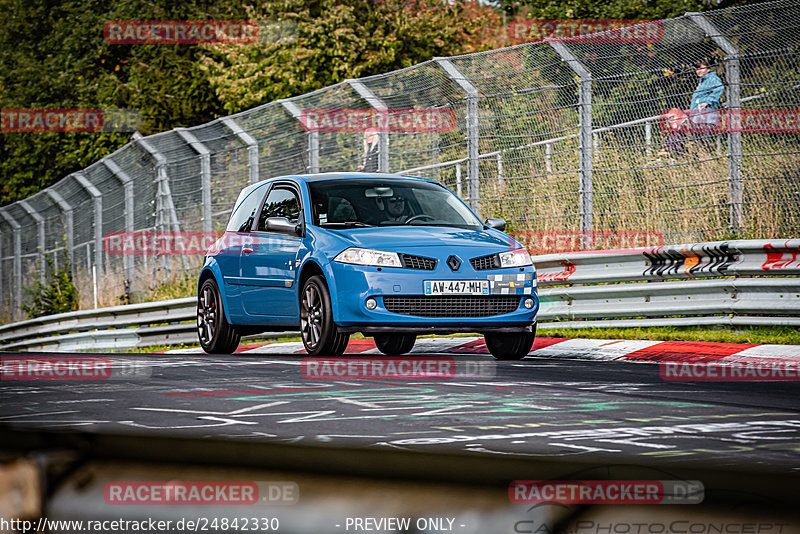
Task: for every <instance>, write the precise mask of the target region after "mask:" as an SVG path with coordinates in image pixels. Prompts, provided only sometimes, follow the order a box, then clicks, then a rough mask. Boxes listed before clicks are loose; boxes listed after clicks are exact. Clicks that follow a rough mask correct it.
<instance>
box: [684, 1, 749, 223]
mask: <svg viewBox="0 0 800 534" xmlns="http://www.w3.org/2000/svg"><path fill="white" fill-rule="evenodd" d="M686 15H687V16H688V17H689V20H691V21H692V22H693V23H694V24H695V26H697V27H698V28H700V29H701V30H703V32H705V34H706V36H707V37H708V38H709V39H711V40H712V41H714V43H715V44H716V45H717V46H719V47H720V48H721V49H722V51H723V52H724V53H725V79H726V82H727V90H728V95H727V101H728V106H727V107H728V111H729V113H730V112H731V111H732V112H733V113H736V114H739V113H741V109H742V93H741V90H742V86H741V81H740V79H739V78H740V71H739V49H738V48H737V47H736V45H735V44H733V43H732V42H731V41H730V40H729V39H728V38H727V37H725V34H723V33H722V32H721V31H720V30H719V29H718V28H717V27H716V26H715V25H714V23H713V22H711V21H710V20H709V19H708V17H706V16H705V15H703V14H702V13H695V12H692V13H687V14H686ZM742 195H743V191H742V132H736V131H729V132H728V202H729V204H730V208H729V211H728V225H729V226H730V230H731V232H732V233H738V232H739V231H740V230H741V228H742V223H743V222H744V212H743V205H742Z"/></svg>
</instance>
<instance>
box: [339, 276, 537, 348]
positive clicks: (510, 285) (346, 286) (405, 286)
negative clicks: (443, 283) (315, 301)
mask: <svg viewBox="0 0 800 534" xmlns="http://www.w3.org/2000/svg"><path fill="white" fill-rule="evenodd" d="M330 265H331V269H332V271H333V277H334V282H335V283H334V284H332V286H334V287H332V288H331V289H332V295H331V297H332V299H333V300H334V301H335V303H334V322H335V323H336V324H337V326H338V327H339V328H340V330H341V331H343V332H346V333H352V332H363V333H365V334H368V333H381V332H386V333H423V332H424V333H455V332H530V331H532V330H533V325H534V324H535V320H536V313H537V312H538V310H539V297H538V295H537V293H536V288H535V280H536V274H535V271H534V268H533V266H528V267H522V268H508V269H491V270H484V271H475V270H472V269H462V270H461V271H460V272H450V271H448V270H445V269H440V268H437V269H436V270H433V271H427V270H416V269H407V268H394V267H383V268H378V267H368V266H362V265H349V264H341V263H338V262H331V264H330ZM518 279H519V280H520V281H519V282H515V281H516V280H518ZM426 280H489V284H490V292H491V296H500V295H502V296H503V297H505V298H509V297H512V296H516V297H517V298H518V302H517V305H516V307H515V308H514V309H513V311H510V312H508V313H501V314H499V315H489V316H481V317H458V316H456V317H426V316H417V315H413V314H411V313H393V312H391V311H389V310H388V309H387V308H386V305H385V303H384V297H388V296H397V297H409V296H415V297H422V298H425V292H424V282H425V281H426ZM509 280H512V281H511V282H509ZM370 298H372V299H374V300H375V301H376V303H377V306H376V307H375V309H372V310H370V309H368V308H367V305H366V302H367V299H370ZM525 299H531V300H532V301H533V306H532V307H531V308H526V307H525V306H524V301H525Z"/></svg>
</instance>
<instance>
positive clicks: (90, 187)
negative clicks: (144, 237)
mask: <svg viewBox="0 0 800 534" xmlns="http://www.w3.org/2000/svg"><path fill="white" fill-rule="evenodd" d="M70 176H72V177H73V178H75V181H76V182H78V184H79V185H80V186H81V187H82V188H83V189H84V190H85V191H86V192H87V193H89V195H90V196H91V197H92V198H93V199H94V264H95V265H97V270H98V271H99V272H100V278H101V279H104V277H103V194H102V193H100V190H99V189H97V188H96V187H95V186H94V184H93V183H92V182H90V181H89V179H88V178H87V177H86V176H85V175H84V174H83V172H82V171H79V172H76V173H73V174H71V175H70Z"/></svg>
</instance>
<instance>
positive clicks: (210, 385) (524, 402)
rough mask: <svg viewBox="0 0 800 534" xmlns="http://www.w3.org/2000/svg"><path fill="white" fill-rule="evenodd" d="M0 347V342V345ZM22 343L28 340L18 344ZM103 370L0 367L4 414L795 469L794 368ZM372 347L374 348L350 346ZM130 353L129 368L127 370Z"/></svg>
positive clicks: (144, 365)
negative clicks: (8, 372) (784, 377)
mask: <svg viewBox="0 0 800 534" xmlns="http://www.w3.org/2000/svg"><path fill="white" fill-rule="evenodd" d="M5 356H9V355H8V354H6V355H5ZM25 356H30V355H29V354H27V355H25ZM91 356H93V357H98V356H102V357H105V358H108V359H110V360H111V362H112V366H113V367H114V368H115V369H116V370H117V371H119V372H116V371H115V374H117V375H124V374H125V373H128V375H127V376H114V377H112V378H111V379H107V380H80V381H78V380H72V381H58V382H57V381H41V380H40V381H10V380H6V379H5V378H4V380H3V381H2V382H0V424H2V425H4V426H9V427H11V428H14V429H26V430H54V429H66V430H71V431H79V432H88V433H91V432H114V433H123V434H127V433H131V434H147V435H165V436H183V437H187V436H192V437H217V438H225V437H236V438H244V439H250V440H255V441H260V442H281V443H296V442H299V443H308V444H332V445H345V446H359V447H360V446H366V447H377V448H384V449H400V450H434V451H444V452H462V451H471V452H482V453H487V454H495V455H518V456H521V457H526V456H527V457H531V458H537V459H542V458H548V457H552V458H554V459H555V458H559V459H561V460H568V459H570V458H574V459H578V460H579V459H586V458H589V457H591V458H592V459H593V460H599V461H603V462H608V463H609V464H613V463H615V462H626V463H630V462H634V463H635V462H636V461H637V458H639V459H642V461H644V460H657V461H658V463H659V464H660V465H664V466H669V465H670V464H673V463H674V464H675V465H678V464H680V463H683V462H685V461H687V460H690V461H700V462H703V463H707V464H709V465H715V466H719V467H721V468H725V467H727V466H729V467H736V466H742V465H749V466H750V467H755V468H757V467H758V466H769V468H770V470H772V471H773V472H775V471H776V470H777V471H779V472H784V473H797V471H798V469H800V467H799V466H800V462H799V461H798V459H800V454H798V443H800V401H799V400H798V399H800V396H798V393H800V384H798V382H797V381H794V382H668V381H665V380H663V379H662V378H661V376H660V374H659V368H658V364H655V363H648V362H629V361H591V360H576V359H558V358H536V357H531V356H528V357H527V358H525V359H524V360H522V361H517V362H502V361H500V362H498V361H495V360H494V359H493V358H492V357H491V356H489V355H484V354H477V355H476V354H452V353H451V354H447V353H433V352H431V353H423V354H420V353H415V354H413V355H410V356H408V357H407V358H409V359H411V360H415V361H420V360H422V361H432V362H450V363H453V362H455V366H456V367H455V369H456V370H457V373H456V376H448V377H426V378H422V379H412V380H375V379H367V380H362V379H358V380H354V379H344V380H341V379H337V380H330V379H318V378H316V379H315V378H314V377H309V376H308V374H309V373H308V371H309V368H308V367H306V366H304V360H303V359H304V357H305V356H304V355H298V354H252V353H250V354H247V353H245V354H235V355H231V356H219V355H213V356H212V355H204V354H110V355H98V354H92V355H91ZM362 358H369V359H371V360H380V359H381V358H384V359H385V357H382V356H375V355H369V356H362ZM131 369H133V370H134V371H133V372H134V375H135V376H134V378H131V375H130V372H131Z"/></svg>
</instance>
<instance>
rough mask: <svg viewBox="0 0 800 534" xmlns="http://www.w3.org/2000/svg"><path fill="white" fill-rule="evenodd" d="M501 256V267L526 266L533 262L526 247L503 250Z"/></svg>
mask: <svg viewBox="0 0 800 534" xmlns="http://www.w3.org/2000/svg"><path fill="white" fill-rule="evenodd" d="M499 256H500V267H524V266H525V265H532V264H533V262H532V261H531V255H530V254H528V251H527V250H525V249H524V248H518V249H516V250H510V251H508V252H501V253H500V254H499Z"/></svg>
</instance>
